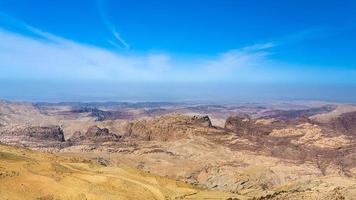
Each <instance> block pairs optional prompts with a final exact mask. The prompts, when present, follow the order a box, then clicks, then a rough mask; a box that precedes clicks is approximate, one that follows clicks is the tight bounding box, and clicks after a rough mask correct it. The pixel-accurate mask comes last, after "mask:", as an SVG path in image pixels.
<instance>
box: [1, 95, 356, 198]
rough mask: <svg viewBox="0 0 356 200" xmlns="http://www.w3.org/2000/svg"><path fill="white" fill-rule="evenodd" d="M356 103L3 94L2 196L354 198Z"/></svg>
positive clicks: (355, 194) (355, 178) (355, 188)
mask: <svg viewBox="0 0 356 200" xmlns="http://www.w3.org/2000/svg"><path fill="white" fill-rule="evenodd" d="M355 140H356V105H352V104H340V103H326V102H308V101H304V102H298V101H294V102H293V101H292V102H274V103H249V104H239V105H215V104H196V103H167V102H142V103H116V102H108V103H26V102H9V101H1V103H0V142H1V143H0V180H1V184H0V199H4V200H5V199H26V198H28V199H261V200H262V199H330V200H331V199H354V198H355V196H356V143H355Z"/></svg>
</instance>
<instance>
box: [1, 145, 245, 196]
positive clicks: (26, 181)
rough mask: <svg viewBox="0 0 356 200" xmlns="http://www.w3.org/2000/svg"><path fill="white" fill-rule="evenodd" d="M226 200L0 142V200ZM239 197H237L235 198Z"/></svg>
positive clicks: (122, 168)
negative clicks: (207, 199) (208, 199)
mask: <svg viewBox="0 0 356 200" xmlns="http://www.w3.org/2000/svg"><path fill="white" fill-rule="evenodd" d="M206 197H209V198H210V199H227V198H230V197H236V195H233V194H229V193H223V192H219V191H206V190H201V189H198V188H194V187H192V186H189V185H187V184H185V183H181V182H177V181H173V180H170V179H167V178H162V177H158V176H155V175H151V174H148V173H144V172H142V171H139V170H136V169H132V168H128V167H125V166H120V167H106V166H105V164H103V163H102V164H99V163H98V162H96V161H94V160H86V159H82V158H73V157H72V158H67V157H62V156H55V155H53V154H47V153H42V152H37V151H32V150H27V149H24V148H19V147H13V146H8V145H3V144H0V199H1V200H3V199H4V200H5V199H40V200H51V199H56V200H57V199H88V200H90V199H96V200H98V199H204V198H206ZM239 199H241V197H239Z"/></svg>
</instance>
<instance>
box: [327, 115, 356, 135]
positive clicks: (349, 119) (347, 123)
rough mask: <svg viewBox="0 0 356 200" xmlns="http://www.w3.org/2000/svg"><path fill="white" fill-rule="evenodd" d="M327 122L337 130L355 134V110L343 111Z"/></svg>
mask: <svg viewBox="0 0 356 200" xmlns="http://www.w3.org/2000/svg"><path fill="white" fill-rule="evenodd" d="M329 124H330V125H331V127H332V128H333V129H335V130H337V131H340V132H343V133H345V134H348V135H354V136H356V112H348V113H343V114H341V115H340V116H338V117H336V118H335V119H332V120H331V121H330V122H329Z"/></svg>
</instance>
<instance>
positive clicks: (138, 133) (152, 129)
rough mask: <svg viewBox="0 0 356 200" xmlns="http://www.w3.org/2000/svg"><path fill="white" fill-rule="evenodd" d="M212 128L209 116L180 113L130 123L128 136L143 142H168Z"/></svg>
mask: <svg viewBox="0 0 356 200" xmlns="http://www.w3.org/2000/svg"><path fill="white" fill-rule="evenodd" d="M207 128H208V129H209V128H212V124H211V121H210V119H209V117H208V116H185V115H181V114H178V113H173V114H168V115H164V116H162V117H159V118H156V119H151V120H140V121H134V122H131V123H129V125H128V126H127V131H126V134H125V135H126V136H127V137H136V138H139V139H143V140H158V141H167V140H175V139H182V138H187V137H189V135H191V134H193V135H194V134H200V132H199V131H201V130H202V129H207Z"/></svg>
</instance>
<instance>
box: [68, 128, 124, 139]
mask: <svg viewBox="0 0 356 200" xmlns="http://www.w3.org/2000/svg"><path fill="white" fill-rule="evenodd" d="M119 139H120V136H119V135H116V134H114V133H110V131H109V129H107V128H99V127H98V126H96V125H94V126H91V127H89V129H88V130H87V131H86V133H84V134H82V133H80V132H75V133H74V134H73V136H72V137H71V138H70V139H69V140H70V141H72V142H82V141H87V142H90V141H91V142H107V141H110V142H115V141H119Z"/></svg>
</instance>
